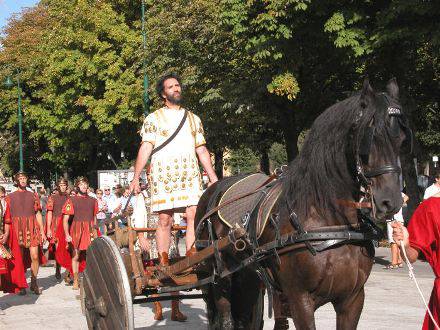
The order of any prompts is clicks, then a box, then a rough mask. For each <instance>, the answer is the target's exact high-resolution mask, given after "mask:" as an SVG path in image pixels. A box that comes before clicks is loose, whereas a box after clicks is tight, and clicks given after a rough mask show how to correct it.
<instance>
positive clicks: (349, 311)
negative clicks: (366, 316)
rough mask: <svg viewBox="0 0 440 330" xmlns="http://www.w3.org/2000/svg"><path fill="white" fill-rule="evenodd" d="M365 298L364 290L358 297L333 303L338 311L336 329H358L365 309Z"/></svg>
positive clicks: (354, 296)
mask: <svg viewBox="0 0 440 330" xmlns="http://www.w3.org/2000/svg"><path fill="white" fill-rule="evenodd" d="M364 298H365V291H364V288H362V289H361V290H360V291H359V292H358V293H357V294H356V295H353V296H351V297H349V298H347V299H345V300H343V301H341V302H339V303H333V306H334V307H335V311H336V329H338V330H352V329H356V328H357V324H358V322H359V318H360V316H361V312H362V308H363V307H364Z"/></svg>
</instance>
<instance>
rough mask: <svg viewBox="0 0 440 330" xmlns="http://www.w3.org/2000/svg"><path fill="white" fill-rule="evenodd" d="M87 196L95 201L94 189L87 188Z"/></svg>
mask: <svg viewBox="0 0 440 330" xmlns="http://www.w3.org/2000/svg"><path fill="white" fill-rule="evenodd" d="M87 195H89V196H90V197H93V198H95V199H96V194H95V189H93V187H89V188H87Z"/></svg>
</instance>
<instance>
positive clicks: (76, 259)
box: [72, 249, 80, 290]
mask: <svg viewBox="0 0 440 330" xmlns="http://www.w3.org/2000/svg"><path fill="white" fill-rule="evenodd" d="M79 254H80V251H79V250H78V249H74V250H73V255H72V271H73V288H72V289H73V290H78V289H79V282H78V269H79Z"/></svg>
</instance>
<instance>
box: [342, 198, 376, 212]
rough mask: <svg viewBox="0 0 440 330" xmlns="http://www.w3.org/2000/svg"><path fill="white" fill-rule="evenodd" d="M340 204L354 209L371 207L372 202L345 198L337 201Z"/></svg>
mask: <svg viewBox="0 0 440 330" xmlns="http://www.w3.org/2000/svg"><path fill="white" fill-rule="evenodd" d="M336 202H337V203H338V204H339V205H342V206H346V207H351V208H353V209H358V210H360V209H371V207H372V206H371V203H370V202H355V201H348V200H345V199H338V200H337V201H336Z"/></svg>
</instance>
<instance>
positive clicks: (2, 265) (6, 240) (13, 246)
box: [0, 186, 28, 312]
mask: <svg viewBox="0 0 440 330" xmlns="http://www.w3.org/2000/svg"><path fill="white" fill-rule="evenodd" d="M5 195H6V191H5V189H4V188H3V187H1V186H0V291H3V292H5V293H22V292H24V293H25V292H26V291H25V289H26V288H27V287H28V285H27V283H26V277H25V272H24V267H23V260H22V256H21V249H20V246H19V245H18V241H17V236H16V235H15V232H14V229H13V227H12V225H11V224H12V220H11V213H10V211H9V204H8V203H7V202H6V200H5V198H4V197H5ZM0 312H1V309H0Z"/></svg>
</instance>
